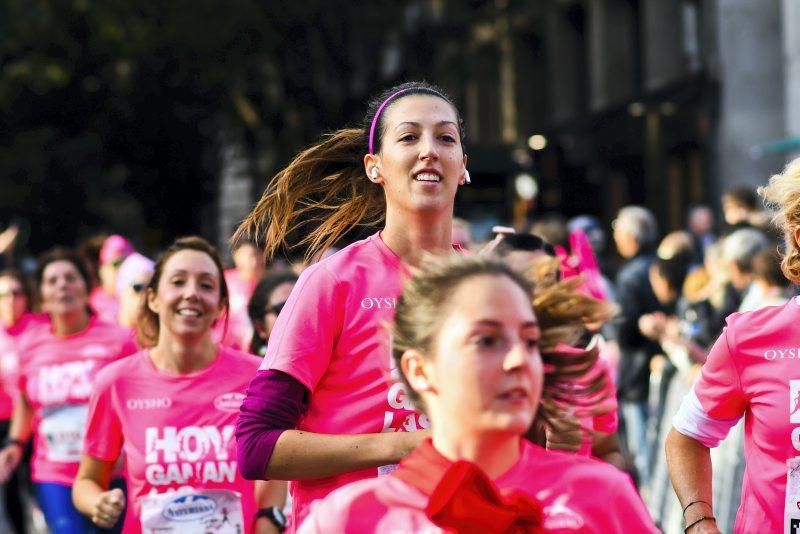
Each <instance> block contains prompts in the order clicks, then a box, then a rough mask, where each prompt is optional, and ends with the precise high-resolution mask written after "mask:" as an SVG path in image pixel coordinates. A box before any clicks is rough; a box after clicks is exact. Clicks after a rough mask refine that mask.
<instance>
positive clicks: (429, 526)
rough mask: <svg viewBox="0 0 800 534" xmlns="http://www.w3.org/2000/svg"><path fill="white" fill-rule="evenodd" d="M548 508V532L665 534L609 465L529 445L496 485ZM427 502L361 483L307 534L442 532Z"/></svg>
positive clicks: (317, 509)
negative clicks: (427, 512)
mask: <svg viewBox="0 0 800 534" xmlns="http://www.w3.org/2000/svg"><path fill="white" fill-rule="evenodd" d="M494 482H495V484H496V485H497V487H498V488H499V489H500V490H501V491H503V490H506V491H509V490H518V491H522V492H524V493H527V494H528V495H531V496H533V497H535V498H536V499H538V500H539V502H541V503H542V507H543V512H544V528H545V529H546V530H547V532H548V533H549V534H588V533H603V534H615V533H628V532H635V533H637V534H646V533H651V532H658V529H656V527H655V526H654V525H653V521H652V519H651V518H650V515H649V514H648V513H647V509H646V508H645V506H644V503H642V500H641V499H640V498H639V495H638V494H637V493H636V490H635V489H634V487H633V484H632V483H631V480H630V478H629V477H628V476H627V475H625V474H624V473H622V472H621V471H619V470H618V469H616V468H614V467H612V466H611V465H609V464H606V463H603V462H600V461H598V460H593V459H590V458H586V457H582V456H578V455H574V454H567V453H562V452H558V451H545V450H544V449H542V448H541V447H538V446H536V445H533V444H531V443H529V442H527V441H524V440H523V444H522V454H521V457H520V460H519V462H517V464H516V465H515V466H514V467H512V468H511V469H510V470H509V471H508V472H506V473H505V474H503V475H501V476H500V477H499V478H497V479H496V480H495V481H494ZM427 504H428V498H427V497H426V496H425V495H424V494H423V493H422V492H421V491H419V490H418V489H417V488H414V487H412V486H410V485H409V484H407V483H405V482H404V481H402V480H400V479H399V478H396V477H394V476H391V475H390V476H388V477H385V478H380V479H372V480H362V481H359V482H356V483H354V484H350V485H348V486H345V487H343V488H341V489H339V490H337V491H336V492H334V493H332V494H331V495H329V496H328V497H327V498H326V499H324V500H322V501H317V502H316V503H314V504H313V505H312V507H311V514H310V515H309V516H308V518H307V520H306V522H305V523H303V524H302V525H301V526H300V529H299V532H300V533H301V534H311V533H318V534H322V533H327V532H359V533H363V534H368V533H373V532H374V533H376V534H377V533H383V532H424V533H430V534H436V533H440V532H442V530H441V529H439V528H438V527H437V526H435V525H434V524H433V523H431V522H430V521H429V520H428V518H427V517H426V515H425V507H426V506H427Z"/></svg>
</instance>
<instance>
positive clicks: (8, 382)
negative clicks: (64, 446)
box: [0, 313, 49, 421]
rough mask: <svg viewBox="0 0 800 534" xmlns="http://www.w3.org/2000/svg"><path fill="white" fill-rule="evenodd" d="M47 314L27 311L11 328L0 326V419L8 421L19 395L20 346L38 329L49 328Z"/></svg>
mask: <svg viewBox="0 0 800 534" xmlns="http://www.w3.org/2000/svg"><path fill="white" fill-rule="evenodd" d="M48 324H49V319H48V318H47V316H46V315H40V314H36V313H26V314H25V315H23V316H22V317H20V318H19V320H18V321H17V322H16V324H15V325H14V326H12V327H11V328H2V327H0V421H8V420H9V419H11V414H12V413H13V411H14V399H16V398H17V395H19V365H20V352H19V347H20V345H21V344H23V343H25V339H26V338H27V337H28V336H34V335H35V331H36V330H38V329H44V331H46V330H47V325H48Z"/></svg>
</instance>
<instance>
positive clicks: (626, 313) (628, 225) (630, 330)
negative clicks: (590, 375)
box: [611, 206, 662, 484]
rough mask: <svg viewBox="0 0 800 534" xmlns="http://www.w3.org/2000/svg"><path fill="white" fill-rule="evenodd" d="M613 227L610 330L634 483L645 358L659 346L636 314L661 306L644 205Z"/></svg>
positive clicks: (642, 446)
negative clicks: (614, 308) (616, 261)
mask: <svg viewBox="0 0 800 534" xmlns="http://www.w3.org/2000/svg"><path fill="white" fill-rule="evenodd" d="M612 227H613V229H614V243H615V244H616V246H617V251H618V252H619V254H620V256H622V257H623V258H624V260H625V262H624V263H623V265H622V267H621V268H620V270H619V273H618V274H617V280H616V290H617V303H618V305H619V312H618V313H617V315H616V317H614V319H613V320H612V322H611V332H612V334H611V335H612V336H613V339H614V340H615V341H616V342H617V344H618V346H619V351H620V364H619V376H618V379H617V390H618V396H619V399H620V410H621V413H622V423H623V433H624V439H625V444H626V445H627V448H628V451H629V452H630V454H631V455H632V456H633V458H634V463H635V465H636V469H637V471H638V475H639V483H640V484H646V483H647V475H648V471H649V468H650V454H649V451H648V440H647V427H648V421H649V408H648V395H649V391H650V360H651V358H652V357H653V355H654V354H656V353H657V352H658V350H659V349H658V345H657V344H656V343H655V342H654V341H652V340H650V339H648V338H647V337H645V336H644V335H642V333H641V332H640V331H639V318H640V317H641V316H642V315H645V314H648V313H653V312H656V311H661V309H662V306H661V304H660V303H659V301H658V299H657V298H656V295H655V294H654V293H653V288H652V286H651V284H650V266H651V264H652V263H653V261H654V260H655V255H654V253H655V249H656V244H657V243H658V224H657V223H656V219H655V217H654V216H653V214H652V213H651V212H650V211H649V210H647V209H646V208H643V207H641V206H627V207H625V208H622V209H621V210H620V211H619V214H618V215H617V218H616V219H615V220H614V223H613V224H612Z"/></svg>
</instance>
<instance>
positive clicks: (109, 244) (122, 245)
mask: <svg viewBox="0 0 800 534" xmlns="http://www.w3.org/2000/svg"><path fill="white" fill-rule="evenodd" d="M134 252H135V250H134V248H133V245H132V244H131V242H130V241H128V240H127V239H126V238H124V237H122V236H121V235H116V234H113V235H110V236H108V237H107V238H106V239H105V241H103V246H102V247H101V248H100V253H99V254H98V260H99V261H98V269H97V272H98V276H99V278H100V284H99V285H98V286H97V287H95V288H94V289H92V292H91V293H90V296H89V305H90V306H91V307H92V310H94V312H95V313H96V314H97V317H98V318H99V319H100V320H101V321H103V322H106V323H109V324H116V323H117V320H118V318H119V298H118V295H117V271H118V270H119V267H120V265H122V262H123V261H125V258H127V257H128V256H130V255H131V254H133V253H134Z"/></svg>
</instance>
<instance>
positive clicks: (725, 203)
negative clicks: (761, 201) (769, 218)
mask: <svg viewBox="0 0 800 534" xmlns="http://www.w3.org/2000/svg"><path fill="white" fill-rule="evenodd" d="M722 215H723V217H724V219H725V224H726V225H727V232H726V233H727V234H730V233H732V232H735V231H736V230H741V229H743V228H753V227H759V228H761V227H764V225H765V223H766V220H765V219H764V217H763V215H762V214H761V213H760V212H759V210H758V195H757V194H756V192H755V190H754V189H753V188H752V187H749V186H746V185H742V186H739V187H734V188H733V189H731V190H730V191H728V192H727V193H725V194H724V195H722Z"/></svg>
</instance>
